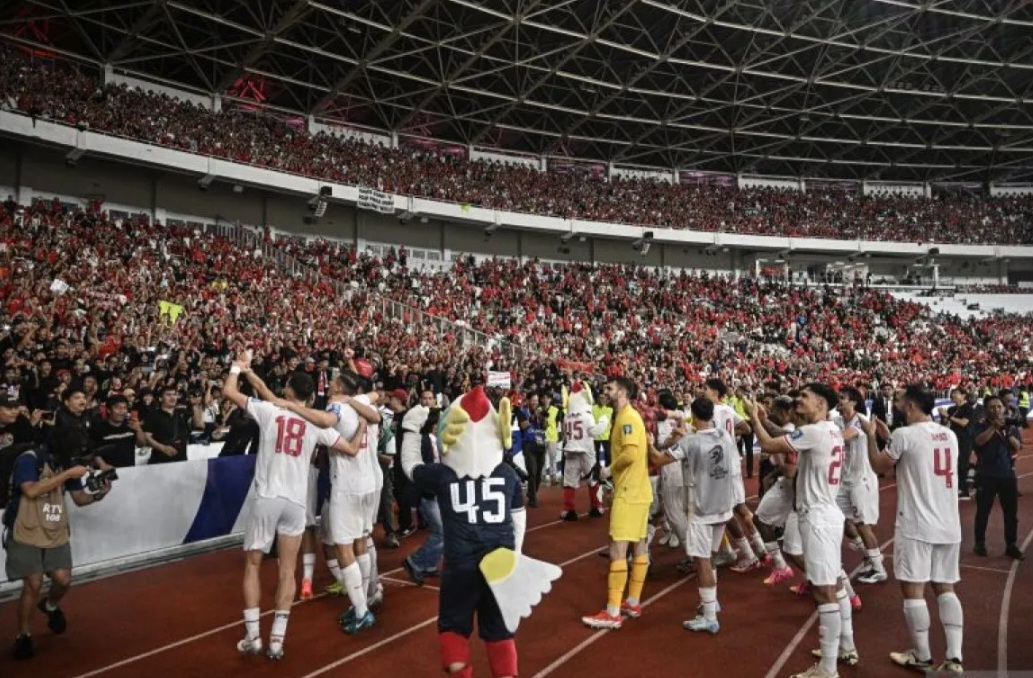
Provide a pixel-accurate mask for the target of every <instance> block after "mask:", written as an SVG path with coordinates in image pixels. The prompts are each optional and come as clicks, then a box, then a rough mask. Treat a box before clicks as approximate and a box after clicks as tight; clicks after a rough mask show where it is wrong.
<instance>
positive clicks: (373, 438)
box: [355, 394, 384, 492]
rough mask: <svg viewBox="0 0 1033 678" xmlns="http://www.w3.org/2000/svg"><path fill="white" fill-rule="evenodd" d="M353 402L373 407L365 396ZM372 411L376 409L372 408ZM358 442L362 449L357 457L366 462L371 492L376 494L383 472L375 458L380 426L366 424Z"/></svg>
mask: <svg viewBox="0 0 1033 678" xmlns="http://www.w3.org/2000/svg"><path fill="white" fill-rule="evenodd" d="M355 400H357V401H358V402H360V403H362V404H363V405H365V406H367V407H373V401H372V400H370V398H369V396H368V395H366V394H362V395H360V396H356V397H355ZM373 409H377V408H376V407H373ZM381 416H382V415H381ZM360 442H361V443H362V448H361V449H360V450H359V454H358V455H357V456H358V457H359V458H361V459H363V460H364V461H365V462H366V468H367V472H368V473H369V474H370V477H372V478H373V492H376V491H377V490H381V489H383V487H384V472H383V471H382V470H381V468H380V457H378V456H377V454H378V452H377V448H378V447H379V445H380V424H371V423H369V422H366V435H365V436H363V438H362V440H361V441H360Z"/></svg>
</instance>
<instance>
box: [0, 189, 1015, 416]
mask: <svg viewBox="0 0 1033 678" xmlns="http://www.w3.org/2000/svg"><path fill="white" fill-rule="evenodd" d="M266 237H267V238H269V242H270V243H271V244H272V245H273V246H274V247H278V248H280V251H282V252H284V253H286V254H291V255H294V256H296V257H297V258H298V259H299V260H301V261H302V262H307V263H309V264H310V265H311V266H312V270H313V271H318V272H319V275H301V274H295V275H290V274H288V273H286V272H284V271H283V270H282V269H281V268H279V267H277V266H276V265H274V264H273V263H272V262H270V261H268V260H266V259H265V258H264V257H263V255H262V254H261V253H260V252H256V251H242V248H241V247H239V246H238V245H236V244H234V243H232V242H230V241H229V240H227V239H226V238H223V237H220V236H216V235H213V234H210V233H206V232H201V231H191V230H189V229H184V228H178V227H163V226H161V225H150V224H147V223H143V222H123V221H118V220H112V219H111V218H109V216H108V215H107V214H106V213H105V212H104V211H103V210H102V206H101V205H98V204H94V205H91V206H90V207H89V208H87V209H83V210H79V211H70V210H69V209H68V208H66V207H65V206H63V205H62V204H61V203H60V202H58V201H57V200H54V201H50V202H46V201H37V202H36V203H35V204H34V205H32V206H31V207H27V208H22V207H19V206H17V205H16V204H15V203H7V206H6V207H5V208H4V209H3V210H0V243H2V253H0V260H2V266H0V291H2V292H3V294H2V297H3V299H4V304H3V307H2V308H0V353H2V356H3V360H4V374H3V383H2V384H0V389H3V390H4V391H5V392H7V393H8V394H9V395H11V396H13V397H15V398H16V399H18V400H19V401H20V402H22V403H24V404H25V405H26V406H27V407H28V408H29V409H30V411H31V410H39V411H42V412H47V411H53V410H54V409H55V405H56V399H57V397H58V396H59V394H60V391H61V390H62V389H63V388H65V387H67V385H68V384H69V383H71V382H72V381H73V380H75V381H85V383H86V385H87V387H88V389H87V396H88V398H89V399H90V401H91V403H92V405H91V406H93V405H96V406H99V405H100V404H101V403H102V402H103V401H104V399H105V398H106V397H107V396H109V395H126V396H128V397H129V398H130V402H129V405H130V408H131V409H134V410H135V409H136V407H137V406H138V405H137V401H140V402H142V403H143V404H144V405H145V406H149V407H153V406H154V405H153V403H155V402H157V400H158V398H159V396H160V393H161V390H162V388H163V387H166V386H171V387H173V388H175V389H177V390H178V392H179V393H180V394H181V395H182V396H191V397H192V398H193V399H192V400H191V401H190V402H191V403H192V404H193V405H198V406H203V407H205V408H208V409H210V412H211V413H210V415H209V417H208V421H209V423H211V422H212V421H219V420H221V419H222V418H225V416H227V414H228V413H221V411H220V409H219V403H218V390H219V388H221V385H222V379H223V376H224V373H225V370H226V369H227V365H228V364H229V363H228V361H229V360H230V358H231V356H232V355H233V352H234V351H235V350H236V349H237V348H239V347H240V346H243V345H245V344H246V345H249V346H252V347H253V348H254V349H256V351H257V352H258V354H259V355H261V356H262V359H263V361H264V363H263V365H262V371H263V374H265V375H266V377H267V379H268V380H269V381H270V383H271V384H272V386H273V387H274V388H276V387H278V386H280V385H282V384H283V383H284V382H285V381H286V378H287V376H288V375H289V374H290V372H292V371H293V370H296V369H303V370H308V371H310V372H312V373H313V374H314V375H319V374H320V373H324V372H327V371H328V370H330V369H332V368H334V367H341V366H344V365H346V364H347V360H348V358H347V357H346V356H345V355H344V351H345V350H346V349H350V350H351V351H353V352H354V353H355V357H357V358H358V359H363V360H366V361H367V362H368V364H369V370H370V372H371V373H373V374H374V375H375V381H379V382H381V383H382V384H383V385H384V388H386V389H389V390H391V389H396V388H404V389H414V388H416V387H417V386H419V385H420V384H421V383H425V384H428V385H430V387H431V388H432V389H433V390H434V391H435V392H437V393H443V394H445V395H446V396H451V395H454V394H457V393H462V392H464V391H465V390H467V389H468V388H469V387H470V385H471V384H472V383H473V382H474V381H475V380H476V379H477V378H478V377H480V376H482V375H483V374H484V372H485V371H486V370H492V371H503V372H504V371H507V370H509V371H511V374H512V377H513V385H514V388H516V389H517V390H526V391H527V392H552V391H554V390H555V381H556V379H557V377H558V375H559V374H560V373H561V372H564V371H568V372H570V371H575V372H579V373H583V374H587V375H592V374H595V375H601V374H603V373H604V372H608V373H610V374H617V373H623V374H628V375H630V376H632V377H633V378H634V379H636V380H637V381H638V382H639V383H641V384H643V385H644V386H645V387H646V388H647V389H648V390H656V389H658V388H661V387H664V386H669V385H671V384H678V383H698V382H700V381H701V380H702V379H704V378H706V377H709V376H729V375H732V374H737V375H749V376H748V377H747V380H748V381H749V382H752V383H753V384H755V385H759V384H760V383H762V382H771V381H779V382H781V381H796V380H803V379H811V378H819V379H824V380H826V381H829V382H831V383H834V384H840V385H845V384H850V385H855V384H856V385H861V386H864V387H868V388H870V387H872V386H873V385H876V384H878V383H881V382H884V381H893V382H895V383H903V382H907V381H910V380H914V379H916V378H919V377H921V378H927V379H930V380H931V381H932V384H931V385H932V386H934V387H935V388H937V389H946V388H948V387H950V386H953V385H957V384H959V383H963V382H968V381H969V380H970V379H971V378H973V377H980V378H982V379H985V380H986V384H987V385H988V386H992V387H994V388H1002V387H1012V386H1018V385H1020V384H1028V383H1029V382H1030V379H1031V377H1030V373H1029V372H1028V370H1027V365H1028V348H1027V337H1028V334H1029V331H1030V326H1031V324H1033V320H1031V319H1030V318H1027V317H1021V316H1015V315H995V316H988V317H983V318H979V319H969V320H961V319H960V318H956V317H951V316H944V315H934V314H933V312H932V311H931V310H930V309H929V308H928V307H927V306H924V305H921V304H917V303H913V302H905V301H898V300H895V299H893V298H892V297H890V296H888V295H886V294H883V293H881V292H879V291H875V290H871V289H865V288H852V289H847V288H844V289H831V288H816V287H798V286H787V285H785V284H782V283H775V282H768V281H759V280H757V279H753V278H749V277H746V278H741V279H739V280H732V279H730V278H729V279H726V278H721V277H709V276H707V275H705V274H703V275H695V274H688V273H679V274H674V273H671V272H657V271H655V270H652V269H646V268H636V267H630V266H587V265H571V266H565V267H559V266H554V265H547V264H542V263H540V262H534V261H529V262H526V263H519V262H516V261H511V260H486V261H484V262H482V263H476V262H475V261H474V260H473V259H472V258H467V259H463V260H460V261H458V262H456V264H455V266H454V267H453V268H452V269H451V270H450V271H447V272H430V271H419V270H414V269H412V268H410V267H409V266H408V263H409V262H408V260H407V256H406V253H405V250H404V249H401V250H398V251H396V252H392V253H389V254H388V255H387V256H386V257H385V258H383V259H381V258H376V257H373V256H371V255H370V254H368V253H359V252H357V251H356V250H355V248H354V247H353V246H351V245H343V244H334V243H328V242H325V241H315V242H312V243H309V244H302V243H300V242H299V241H297V240H296V239H285V240H280V239H275V238H270V236H269V235H268V234H267V235H266ZM331 280H332V281H335V282H342V283H345V284H346V285H347V287H348V288H349V289H351V290H352V292H351V294H350V295H349V296H348V298H346V299H341V298H339V299H337V300H336V301H334V302H333V303H330V300H331V299H332V298H333V297H334V294H335V293H334V290H333V288H332V287H331V285H330V283H329V281H331ZM385 301H394V302H400V303H401V304H404V305H405V308H407V309H411V310H410V311H407V312H405V313H403V314H400V315H396V314H390V313H385V312H384V306H385V304H384V302H385ZM433 317H438V318H443V319H444V320H448V321H451V322H450V323H446V324H445V325H444V327H445V329H444V330H442V329H440V328H438V327H436V326H434V325H432V324H431V323H428V322H426V321H425V320H420V321H414V318H420V319H427V318H433ZM462 327H469V328H471V329H474V330H478V331H481V332H483V333H484V334H485V335H487V336H488V337H491V338H492V343H491V347H490V348H486V347H485V346H483V345H481V344H477V343H472V342H469V341H467V342H465V343H464V342H463V341H462V337H461V332H460V331H459V330H460V329H461V328H462ZM506 347H515V349H516V350H513V351H507V350H505V349H506ZM324 381H325V377H324ZM184 402H188V401H187V400H184Z"/></svg>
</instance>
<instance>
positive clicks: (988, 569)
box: [961, 563, 1011, 574]
mask: <svg viewBox="0 0 1033 678" xmlns="http://www.w3.org/2000/svg"><path fill="white" fill-rule="evenodd" d="M961 567H967V568H968V569H970V570H982V571H983V572H996V573H998V574H1010V573H1011V570H1003V569H1001V568H999V567H983V566H982V565H966V564H965V563H962V564H961Z"/></svg>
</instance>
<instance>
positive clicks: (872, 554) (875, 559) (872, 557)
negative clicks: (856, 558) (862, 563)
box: [868, 547, 886, 574]
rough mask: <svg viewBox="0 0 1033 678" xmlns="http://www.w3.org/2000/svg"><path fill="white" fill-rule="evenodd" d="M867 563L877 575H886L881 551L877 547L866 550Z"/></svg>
mask: <svg viewBox="0 0 1033 678" xmlns="http://www.w3.org/2000/svg"><path fill="white" fill-rule="evenodd" d="M868 562H869V563H871V564H872V569H873V570H875V571H876V572H878V573H879V574H886V566H885V565H883V562H882V550H881V549H879V548H878V547H876V548H873V549H868Z"/></svg>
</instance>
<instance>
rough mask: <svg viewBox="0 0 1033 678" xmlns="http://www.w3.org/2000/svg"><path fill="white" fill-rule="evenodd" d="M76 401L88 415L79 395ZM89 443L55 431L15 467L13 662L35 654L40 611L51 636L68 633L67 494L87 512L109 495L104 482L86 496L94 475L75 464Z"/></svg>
mask: <svg viewBox="0 0 1033 678" xmlns="http://www.w3.org/2000/svg"><path fill="white" fill-rule="evenodd" d="M73 399H78V400H79V401H80V403H79V404H80V405H81V406H82V409H85V396H84V395H83V393H82V392H81V391H78V392H77V393H76V394H75V395H74V396H73ZM87 443H88V438H87V437H86V435H85V427H76V426H63V427H59V428H55V429H54V431H53V433H52V434H51V436H50V443H49V445H46V446H43V447H42V448H40V449H38V450H29V451H27V452H24V453H22V454H21V455H19V457H18V459H17V460H16V461H15V465H14V476H13V483H12V485H13V493H12V497H11V501H10V503H9V504H8V506H7V510H6V512H5V514H4V527H5V530H4V548H5V549H6V550H7V563H6V570H7V577H8V579H9V580H11V581H15V580H18V579H21V580H22V593H21V599H20V601H19V604H18V636H17V638H16V639H15V642H14V658H15V659H29V658H30V657H32V656H33V654H34V647H33V643H32V617H33V615H34V614H35V610H36V609H39V610H40V611H41V612H43V614H45V615H46V617H47V627H48V628H49V629H50V630H51V631H52V632H54V633H64V631H65V629H66V627H67V622H66V621H65V615H64V613H63V612H62V611H61V608H60V607H58V603H59V602H60V601H61V599H62V598H63V597H64V595H65V594H66V593H67V592H68V588H69V586H70V585H71V578H72V574H71V572H72V549H71V546H70V544H69V529H68V514H67V511H66V510H65V508H66V507H65V498H64V494H65V493H66V492H68V493H70V494H71V495H72V500H73V501H74V502H75V503H76V505H77V506H87V505H89V504H93V503H96V502H98V501H101V500H102V499H103V498H104V497H105V496H106V495H107V493H108V492H109V491H110V489H111V486H110V484H109V483H108V481H106V480H103V481H100V482H94V483H92V484H93V485H94V487H92V488H91V490H92V493H90V492H86V491H84V489H83V484H82V482H81V479H82V478H83V477H84V476H87V475H88V474H89V473H90V469H89V467H87V466H84V465H82V464H79V463H75V461H74V460H77V459H79V458H81V457H82V455H84V454H86V450H87ZM44 574H46V575H47V576H48V577H50V591H49V593H48V594H47V596H46V598H40V591H41V590H42V587H43V575H44Z"/></svg>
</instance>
